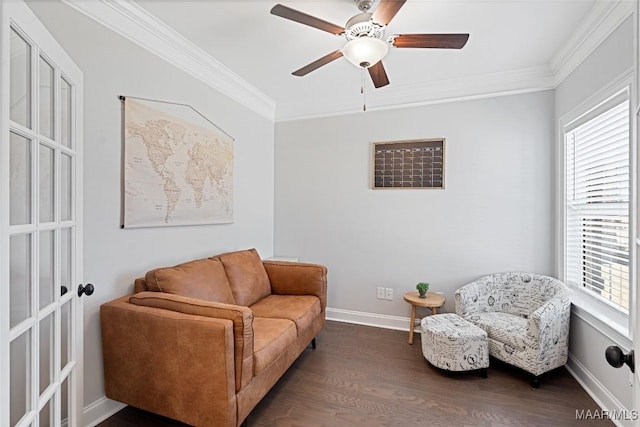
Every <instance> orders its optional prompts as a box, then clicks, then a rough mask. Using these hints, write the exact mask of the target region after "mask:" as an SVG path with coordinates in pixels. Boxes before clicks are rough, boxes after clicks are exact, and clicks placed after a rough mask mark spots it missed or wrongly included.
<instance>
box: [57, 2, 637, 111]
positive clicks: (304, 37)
mask: <svg viewBox="0 0 640 427" xmlns="http://www.w3.org/2000/svg"><path fill="white" fill-rule="evenodd" d="M60 1H62V2H63V3H65V4H67V5H68V6H71V7H72V8H74V9H76V10H78V11H80V12H82V13H84V14H85V15H87V16H89V17H91V18H92V19H94V20H96V21H97V22H100V23H102V24H103V25H105V26H107V27H108V28H111V29H112V30H114V31H116V32H117V33H119V34H121V35H123V36H125V37H127V38H129V39H130V40H132V41H134V42H136V43H137V44H139V45H140V46H142V47H144V48H145V49H148V50H149V51H151V52H153V53H155V54H156V55H158V56H160V57H162V58H165V59H166V60H167V61H169V62H171V63H173V64H175V65H176V66H177V67H179V68H181V69H183V70H184V71H186V72H187V73H189V74H191V75H193V76H194V77H196V78H198V79H200V80H202V81H204V82H205V83H207V84H209V85H211V86H212V87H214V88H216V89H218V90H220V91H221V92H222V93H224V94H226V95H227V96H229V97H230V98H232V99H235V100H236V101H238V102H240V103H242V104H243V105H245V106H247V107H248V108H250V109H252V110H254V111H256V112H257V113H259V114H260V115H263V116H265V117H267V118H270V119H272V120H277V121H280V120H291V119H298V118H304V117H313V116H322V115H335V114H343V113H350V112H358V111H361V110H362V104H363V96H362V94H361V93H360V87H361V82H362V78H363V73H362V70H360V69H359V68H356V67H355V66H353V65H351V64H350V63H349V62H348V61H347V60H346V59H344V58H340V59H337V60H336V61H333V62H331V63H329V64H327V65H325V66H324V67H321V68H319V69H317V70H315V71H313V72H311V73H310V74H308V75H306V76H304V77H295V76H292V75H291V72H292V71H294V70H297V69H299V68H300V67H302V66H304V65H307V64H309V63H310V62H312V61H314V60H316V59H318V58H320V57H322V56H324V55H326V54H328V53H330V52H333V51H335V50H338V49H340V48H341V47H342V46H343V45H344V43H345V40H344V39H343V38H342V37H340V36H335V35H332V34H329V33H327V32H324V31H321V30H318V29H316V28H312V27H309V26H306V25H302V24H299V23H296V22H293V21H289V20H286V19H283V18H281V17H278V16H274V15H271V14H270V13H269V11H270V10H271V8H272V7H273V6H274V5H275V4H277V2H278V1H280V2H282V4H284V5H285V6H288V7H290V8H293V9H297V10H300V11H302V12H305V13H307V14H310V15H313V16H316V17H318V18H321V19H324V20H327V21H329V22H333V23H335V24H337V25H340V26H344V25H345V23H346V21H347V20H348V19H349V18H350V17H352V16H353V15H355V14H357V13H358V12H359V11H358V9H357V8H356V6H355V3H354V0H332V1H327V0H292V1H289V0H259V1H255V0H254V1H248V0H192V1H184V0H182V1H178V0H60ZM375 1H376V3H375V4H374V9H375V6H376V5H377V1H378V0H375ZM636 1H637V0H407V2H406V4H405V5H404V7H402V8H401V9H400V11H399V12H398V14H397V15H396V16H395V18H394V19H393V20H392V22H391V23H390V24H389V25H388V27H387V30H386V36H387V37H388V36H390V35H393V34H399V33H401V34H411V33H469V34H470V37H469V41H468V43H467V45H466V46H465V47H464V48H463V49H461V50H445V49H396V48H393V47H392V48H391V49H390V52H389V54H388V55H387V57H386V58H384V65H385V68H386V71H387V74H388V76H389V80H390V82H391V84H390V85H388V86H385V87H383V88H380V89H375V88H374V87H373V85H372V83H371V81H370V79H369V77H368V75H365V76H364V77H365V80H364V81H365V94H366V104H367V110H373V109H387V108H396V107H402V106H407V105H420V104H425V103H433V102H442V101H448V100H452V99H469V98H476V97H483V96H495V95H498V94H510V93H522V92H527V91H535V90H545V89H552V88H555V87H556V86H557V85H558V84H559V83H560V82H561V81H562V80H563V79H564V78H565V77H566V76H567V75H568V74H569V73H570V72H571V71H573V70H574V69H575V67H576V66H578V64H579V63H580V62H581V61H582V60H584V59H585V58H586V57H587V56H588V55H589V54H590V53H591V52H592V51H593V50H594V49H595V48H596V47H597V46H598V45H599V44H600V43H601V42H602V41H604V39H605V38H606V37H608V36H609V35H610V34H611V33H612V32H613V31H614V30H615V29H616V28H617V27H618V26H619V25H620V24H621V23H622V22H623V21H624V20H625V19H626V18H627V17H628V16H629V15H631V14H632V13H633V10H634V8H635V2H636Z"/></svg>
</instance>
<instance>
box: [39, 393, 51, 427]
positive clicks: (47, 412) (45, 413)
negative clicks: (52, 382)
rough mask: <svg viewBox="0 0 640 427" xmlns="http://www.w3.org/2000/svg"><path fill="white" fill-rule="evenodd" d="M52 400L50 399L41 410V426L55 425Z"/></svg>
mask: <svg viewBox="0 0 640 427" xmlns="http://www.w3.org/2000/svg"><path fill="white" fill-rule="evenodd" d="M51 401H52V399H49V401H48V402H47V403H45V405H44V406H43V407H42V409H41V410H40V427H50V426H53V425H54V424H53V411H52V410H51Z"/></svg>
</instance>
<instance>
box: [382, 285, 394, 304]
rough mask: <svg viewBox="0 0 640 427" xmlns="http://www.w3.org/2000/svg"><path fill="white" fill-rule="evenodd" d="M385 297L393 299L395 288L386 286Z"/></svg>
mask: <svg viewBox="0 0 640 427" xmlns="http://www.w3.org/2000/svg"><path fill="white" fill-rule="evenodd" d="M384 299H386V300H389V301H391V300H392V299H393V288H386V289H385V290H384Z"/></svg>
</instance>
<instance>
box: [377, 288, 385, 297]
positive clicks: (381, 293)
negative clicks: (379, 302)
mask: <svg viewBox="0 0 640 427" xmlns="http://www.w3.org/2000/svg"><path fill="white" fill-rule="evenodd" d="M376 291H377V293H376V298H378V299H384V288H383V287H382V286H378V287H377V288H376Z"/></svg>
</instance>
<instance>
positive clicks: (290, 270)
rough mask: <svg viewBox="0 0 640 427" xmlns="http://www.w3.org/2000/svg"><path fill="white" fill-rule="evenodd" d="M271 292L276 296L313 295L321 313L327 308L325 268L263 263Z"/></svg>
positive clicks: (321, 266) (314, 265) (296, 263)
mask: <svg viewBox="0 0 640 427" xmlns="http://www.w3.org/2000/svg"><path fill="white" fill-rule="evenodd" d="M262 263H263V264H264V268H265V270H267V275H268V276H269V281H270V282H271V292H272V293H274V294H278V295H315V296H317V297H318V298H319V299H320V307H321V308H322V311H324V310H325V308H326V307H327V267H325V266H324V265H319V264H306V263H301V262H287V261H263V262H262Z"/></svg>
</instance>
